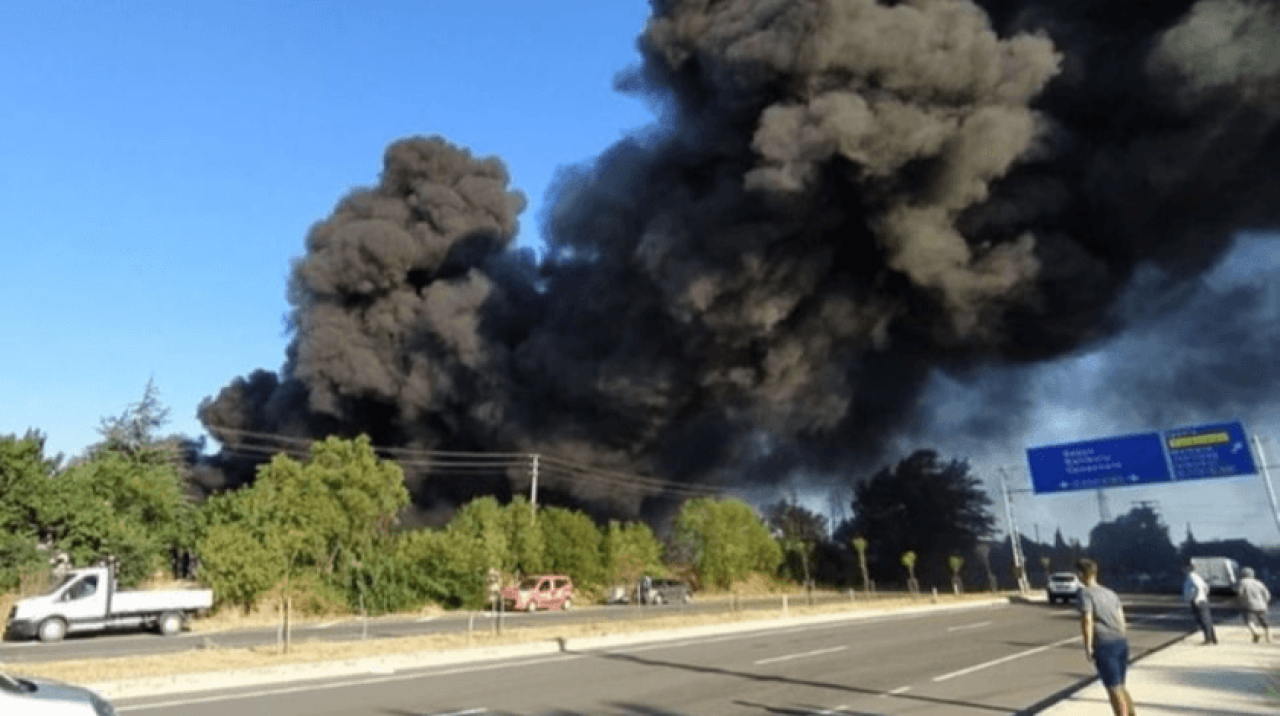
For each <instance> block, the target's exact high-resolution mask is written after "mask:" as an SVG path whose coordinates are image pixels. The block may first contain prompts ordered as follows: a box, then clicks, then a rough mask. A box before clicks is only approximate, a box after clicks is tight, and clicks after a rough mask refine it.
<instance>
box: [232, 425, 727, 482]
mask: <svg viewBox="0 0 1280 716" xmlns="http://www.w3.org/2000/svg"><path fill="white" fill-rule="evenodd" d="M209 428H210V430H216V431H219V432H222V433H226V434H228V435H232V436H237V437H241V438H244V439H245V442H228V443H224V446H223V449H224V451H226V452H227V453H229V454H232V455H241V456H245V457H267V456H271V455H275V454H280V453H283V454H287V455H289V456H291V457H297V458H306V457H308V456H309V455H310V448H311V445H312V444H313V443H314V442H316V441H315V440H310V439H307V438H295V437H290V436H286V435H279V434H275V433H263V432H254V431H250V430H240V429H236V428H228V427H223V426H216V425H213V426H209ZM250 441H253V442H250ZM262 443H266V444H262ZM270 443H276V444H275V445H272V444H270ZM370 447H371V448H372V449H373V450H374V452H376V453H378V454H379V455H382V456H384V457H386V458H388V459H390V460H392V461H394V462H396V463H397V464H399V465H401V466H402V467H408V468H415V469H416V471H422V472H425V473H427V474H428V475H431V476H450V477H466V476H481V475H487V474H504V475H510V473H511V472H513V471H517V470H524V469H526V468H528V466H529V465H530V464H531V463H532V461H533V460H534V459H535V458H538V459H541V461H542V467H541V470H542V471H543V472H544V473H549V474H552V475H555V476H556V477H557V478H558V479H560V480H564V481H568V482H584V481H585V482H594V483H596V484H603V485H608V486H610V487H613V488H621V489H624V490H630V491H635V492H644V493H649V494H652V493H658V492H668V493H675V494H678V495H683V496H691V497H709V496H713V495H717V494H719V493H720V492H721V490H720V489H719V488H716V487H712V486H701V485H693V484H689V483H683V482H674V481H671V480H663V479H661V478H656V477H647V476H643V475H637V474H634V473H628V472H622V471H618V470H610V469H605V468H598V467H594V466H591V465H588V464H585V463H581V462H577V461H574V460H569V459H566V458H562V457H558V456H556V455H550V454H545V453H509V452H504V453H494V452H469V451H458V450H427V449H418V448H401V447H383V446H377V445H371V446H370ZM440 458H445V459H440Z"/></svg>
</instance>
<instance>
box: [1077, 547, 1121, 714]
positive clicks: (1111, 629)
mask: <svg viewBox="0 0 1280 716" xmlns="http://www.w3.org/2000/svg"><path fill="white" fill-rule="evenodd" d="M1076 574H1078V575H1080V581H1081V582H1083V583H1084V587H1083V588H1082V589H1081V590H1080V596H1079V598H1078V599H1077V601H1076V604H1078V605H1079V608H1080V633H1081V634H1082V635H1083V636H1084V653H1085V658H1087V659H1088V660H1089V661H1092V662H1093V665H1094V668H1096V669H1097V670H1098V680H1099V681H1101V682H1102V685H1103V686H1104V687H1106V689H1107V696H1108V697H1110V699H1111V711H1112V712H1113V713H1114V714H1115V716H1134V710H1133V697H1132V696H1130V695H1129V689H1128V687H1126V686H1125V684H1124V677H1125V672H1126V671H1128V667H1129V637H1128V629H1127V627H1126V626H1125V622H1124V606H1123V605H1121V604H1120V598H1119V597H1117V596H1116V593H1115V592H1113V591H1111V590H1110V589H1107V588H1106V587H1104V586H1102V585H1101V584H1098V563H1097V562H1094V561H1093V560H1091V559H1082V560H1080V561H1078V562H1076Z"/></svg>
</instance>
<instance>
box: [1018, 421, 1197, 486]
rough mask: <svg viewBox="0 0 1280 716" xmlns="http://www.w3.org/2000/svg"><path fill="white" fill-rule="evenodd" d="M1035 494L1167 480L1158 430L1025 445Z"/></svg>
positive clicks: (1167, 475)
mask: <svg viewBox="0 0 1280 716" xmlns="http://www.w3.org/2000/svg"><path fill="white" fill-rule="evenodd" d="M1027 462H1028V463H1030V465H1031V485H1032V487H1033V488H1034V490H1035V492H1036V494H1041V495H1043V494H1046V493H1052V492H1067V491H1070V490H1096V489H1098V488H1101V487H1129V486H1133V485H1149V484H1151V483H1156V482H1169V481H1170V480H1171V479H1172V478H1171V476H1170V473H1169V463H1168V462H1166V461H1165V455H1164V446H1163V443H1162V441H1161V439H1160V434H1159V433H1143V434H1140V435H1126V436H1123V437H1115V438H1103V439H1101V440H1088V441H1085V442H1078V443H1070V444H1067V445H1050V446H1048V447H1038V448H1028V449H1027Z"/></svg>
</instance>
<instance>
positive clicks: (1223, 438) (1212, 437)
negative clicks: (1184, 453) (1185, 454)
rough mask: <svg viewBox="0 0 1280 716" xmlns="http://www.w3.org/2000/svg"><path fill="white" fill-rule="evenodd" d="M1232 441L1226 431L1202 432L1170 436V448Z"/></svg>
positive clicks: (1220, 443)
mask: <svg viewBox="0 0 1280 716" xmlns="http://www.w3.org/2000/svg"><path fill="white" fill-rule="evenodd" d="M1229 442H1231V436H1230V435H1228V434H1227V433H1226V432H1212V433H1200V434H1199V435H1181V436H1178V437H1176V438H1169V449H1170V450H1177V449H1178V448H1191V447H1203V446H1205V445H1224V444H1226V443H1229Z"/></svg>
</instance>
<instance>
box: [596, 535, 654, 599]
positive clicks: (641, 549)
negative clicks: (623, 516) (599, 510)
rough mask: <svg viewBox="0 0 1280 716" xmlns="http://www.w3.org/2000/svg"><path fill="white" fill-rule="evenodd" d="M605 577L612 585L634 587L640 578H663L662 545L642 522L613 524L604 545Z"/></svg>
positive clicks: (603, 541) (602, 544)
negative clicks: (648, 576) (647, 576)
mask: <svg viewBox="0 0 1280 716" xmlns="http://www.w3.org/2000/svg"><path fill="white" fill-rule="evenodd" d="M601 551H602V552H603V560H602V562H603V564H604V569H605V574H606V578H607V579H608V580H609V581H610V583H611V584H626V585H632V584H635V583H636V582H637V581H638V580H639V579H640V577H642V576H644V575H646V574H648V575H650V576H662V575H665V574H666V567H665V566H664V565H663V563H662V544H661V543H660V542H658V540H657V538H655V537H654V536H653V530H651V529H649V526H648V525H646V524H644V523H643V522H628V523H626V524H622V523H619V522H610V523H609V527H608V529H607V530H606V531H605V535H604V539H603V540H602V543H601Z"/></svg>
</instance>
